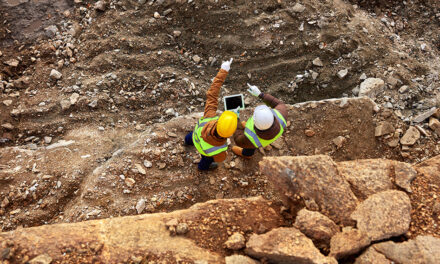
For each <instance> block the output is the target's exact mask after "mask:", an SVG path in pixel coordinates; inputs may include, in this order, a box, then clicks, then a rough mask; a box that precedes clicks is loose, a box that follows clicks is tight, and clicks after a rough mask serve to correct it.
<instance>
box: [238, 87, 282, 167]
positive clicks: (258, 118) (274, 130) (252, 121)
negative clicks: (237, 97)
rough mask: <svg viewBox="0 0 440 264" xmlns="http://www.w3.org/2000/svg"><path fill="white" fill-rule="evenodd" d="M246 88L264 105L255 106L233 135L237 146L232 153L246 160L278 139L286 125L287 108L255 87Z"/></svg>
mask: <svg viewBox="0 0 440 264" xmlns="http://www.w3.org/2000/svg"><path fill="white" fill-rule="evenodd" d="M248 86H249V89H248V92H249V93H250V94H252V95H253V96H256V97H259V98H261V99H262V100H263V102H265V103H266V104H265V105H259V106H257V107H256V108H255V110H254V113H253V115H252V117H251V118H249V119H248V120H247V122H242V123H239V124H238V129H237V131H236V132H235V134H234V141H235V144H236V145H237V146H233V147H232V152H234V153H235V154H236V155H238V156H240V157H243V158H246V159H250V158H251V157H252V155H254V153H255V150H256V149H258V148H260V147H263V148H264V147H266V146H268V145H270V144H271V143H272V142H274V141H275V140H277V139H278V138H280V137H281V135H282V134H283V133H284V130H285V129H286V124H287V122H286V120H287V106H286V105H285V104H284V103H283V102H282V101H280V100H279V99H277V98H275V97H273V96H272V95H270V94H264V93H262V92H261V91H260V89H258V87H257V86H255V85H250V84H248Z"/></svg>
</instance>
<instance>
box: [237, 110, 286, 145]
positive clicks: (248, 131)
mask: <svg viewBox="0 0 440 264" xmlns="http://www.w3.org/2000/svg"><path fill="white" fill-rule="evenodd" d="M271 111H272V113H273V115H274V116H275V117H276V118H277V120H278V122H279V123H280V132H279V133H278V134H277V135H276V136H275V137H274V138H273V139H271V140H265V139H262V138H260V137H258V135H257V133H256V132H255V128H254V118H253V117H251V118H249V120H248V121H247V122H246V127H245V129H244V134H245V136H246V137H247V138H248V139H249V141H251V142H252V144H253V145H254V146H255V147H256V148H260V147H266V146H268V145H270V144H271V143H272V142H274V141H275V140H277V139H278V138H279V137H281V135H282V134H283V132H284V129H285V128H286V125H287V124H286V120H285V119H284V117H283V115H282V114H281V113H280V112H278V111H277V110H274V109H271Z"/></svg>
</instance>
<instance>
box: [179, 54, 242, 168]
mask: <svg viewBox="0 0 440 264" xmlns="http://www.w3.org/2000/svg"><path fill="white" fill-rule="evenodd" d="M231 63H232V59H231V60H230V61H227V62H223V64H222V66H221V69H220V71H219V72H218V73H217V76H216V77H215V78H214V81H213V82H212V84H211V87H210V88H209V90H208V92H207V93H206V97H207V99H206V104H205V111H204V113H203V117H202V118H201V119H200V120H199V121H198V122H197V124H196V126H195V128H194V131H192V132H190V133H188V134H187V135H186V137H185V144H186V145H191V146H195V147H196V149H197V151H198V152H199V153H200V155H201V156H202V158H201V160H200V162H199V164H198V168H199V170H209V169H215V168H216V167H217V164H216V163H214V162H223V161H224V160H225V159H226V155H227V154H226V151H227V149H228V144H227V138H228V137H230V136H232V135H233V134H234V132H235V130H236V129H237V119H238V118H237V115H236V114H235V113H234V112H231V111H225V112H223V113H222V114H221V115H220V117H219V116H217V109H218V96H219V93H220V88H221V86H222V85H223V83H224V81H225V79H226V77H227V75H228V72H229V69H230V65H231Z"/></svg>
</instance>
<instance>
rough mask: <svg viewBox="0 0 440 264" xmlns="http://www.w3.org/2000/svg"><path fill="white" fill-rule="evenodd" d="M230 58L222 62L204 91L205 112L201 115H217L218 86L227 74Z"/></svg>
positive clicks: (220, 85) (206, 116)
mask: <svg viewBox="0 0 440 264" xmlns="http://www.w3.org/2000/svg"><path fill="white" fill-rule="evenodd" d="M231 63H232V59H231V60H229V61H226V62H223V63H222V67H221V69H220V71H219V72H218V73H217V76H215V78H214V81H213V82H212V84H211V87H210V88H209V90H208V92H207V93H206V104H205V112H204V113H203V117H205V118H209V117H215V116H216V115H217V109H218V96H219V93H220V88H221V87H222V85H223V83H224V82H225V80H226V77H227V76H228V72H229V69H230V67H231Z"/></svg>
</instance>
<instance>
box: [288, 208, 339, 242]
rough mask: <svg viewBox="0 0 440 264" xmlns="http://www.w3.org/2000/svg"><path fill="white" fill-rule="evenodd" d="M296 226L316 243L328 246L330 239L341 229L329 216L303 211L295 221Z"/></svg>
mask: <svg viewBox="0 0 440 264" xmlns="http://www.w3.org/2000/svg"><path fill="white" fill-rule="evenodd" d="M295 226H296V227H297V228H298V229H299V230H300V231H301V232H302V233H303V234H305V235H306V236H307V237H309V238H311V239H312V240H313V241H315V242H316V243H325V244H327V245H328V243H329V242H330V239H331V237H332V236H333V235H335V234H336V233H337V232H338V231H339V227H338V226H337V225H336V224H335V222H333V221H332V220H331V219H330V218H328V217H327V216H325V215H323V214H321V213H319V212H313V211H309V210H307V209H302V210H300V211H299V212H298V214H297V216H296V219H295Z"/></svg>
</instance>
